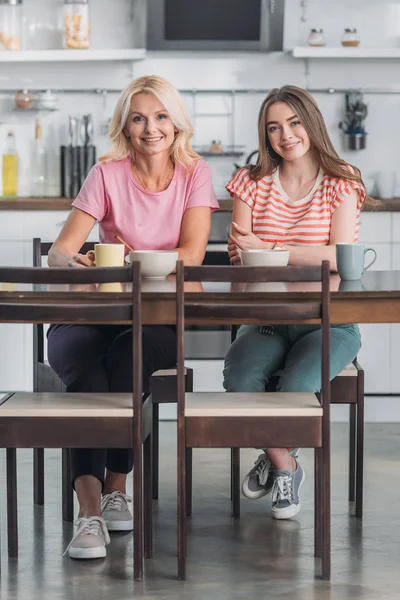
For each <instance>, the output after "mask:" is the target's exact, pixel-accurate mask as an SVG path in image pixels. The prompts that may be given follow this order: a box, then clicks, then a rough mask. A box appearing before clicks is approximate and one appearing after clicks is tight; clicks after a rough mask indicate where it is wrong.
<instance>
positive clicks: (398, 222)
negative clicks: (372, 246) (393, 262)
mask: <svg viewBox="0 0 400 600" xmlns="http://www.w3.org/2000/svg"><path fill="white" fill-rule="evenodd" d="M392 242H393V244H400V212H398V213H392ZM397 250H399V248H397ZM398 264H400V263H398Z"/></svg>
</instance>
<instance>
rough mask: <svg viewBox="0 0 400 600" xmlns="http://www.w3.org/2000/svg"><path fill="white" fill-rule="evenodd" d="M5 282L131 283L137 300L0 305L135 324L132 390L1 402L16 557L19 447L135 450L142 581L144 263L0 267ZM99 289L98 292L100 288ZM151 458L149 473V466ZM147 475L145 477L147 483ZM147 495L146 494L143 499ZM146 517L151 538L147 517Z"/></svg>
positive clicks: (0, 432)
mask: <svg viewBox="0 0 400 600" xmlns="http://www.w3.org/2000/svg"><path fill="white" fill-rule="evenodd" d="M0 281H2V282H11V283H29V284H34V285H35V284H96V283H100V284H101V283H110V282H121V283H132V299H131V301H130V302H127V303H124V304H116V303H111V302H109V303H104V304H94V303H93V302H92V303H87V305H79V304H77V303H74V302H73V296H72V297H71V298H68V300H66V301H65V303H64V304H59V303H57V302H56V300H55V297H54V303H53V304H52V303H50V302H49V300H51V299H52V293H51V292H49V293H48V298H47V299H46V300H47V302H43V303H33V302H32V303H21V304H17V303H9V304H8V303H7V302H6V301H4V300H3V301H2V302H1V303H0V320H1V322H20V321H22V322H32V323H63V322H69V323H74V322H77V320H79V322H82V321H83V322H88V323H110V322H115V323H118V322H132V324H133V336H132V339H133V342H132V344H133V394H130V393H129V394H123V393H120V394H109V393H104V394H98V393H96V394H66V393H57V392H54V393H51V392H50V393H39V392H32V393H31V392H25V393H18V392H17V393H14V394H13V395H11V396H10V397H9V398H8V399H6V401H5V402H3V403H2V405H1V406H0V440H1V446H2V447H5V448H7V451H6V456H7V499H8V503H7V512H8V546H9V554H10V556H16V555H17V554H18V526H17V485H16V449H17V448H41V449H43V448H59V447H62V448H82V447H86V448H91V447H95V448H96V447H100V448H101V447H103V448H132V447H133V449H134V474H133V480H134V485H133V496H134V507H135V509H134V529H135V536H134V577H135V579H137V580H140V579H141V578H142V571H143V549H144V555H145V556H146V557H150V556H151V554H152V514H151V431H152V422H151V419H152V410H151V397H150V396H147V397H144V396H143V394H142V330H141V328H142V326H141V291H140V266H139V263H134V264H133V265H131V266H126V267H118V268H97V269H69V268H52V269H48V268H32V267H30V268H12V267H0ZM93 294H95V292H93ZM143 461H144V470H143ZM143 472H144V482H143ZM143 494H144V497H143ZM143 515H144V543H143V528H142V520H143Z"/></svg>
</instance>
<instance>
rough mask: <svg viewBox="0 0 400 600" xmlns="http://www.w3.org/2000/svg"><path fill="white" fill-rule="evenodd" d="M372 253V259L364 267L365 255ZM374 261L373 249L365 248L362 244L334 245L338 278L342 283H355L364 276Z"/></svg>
mask: <svg viewBox="0 0 400 600" xmlns="http://www.w3.org/2000/svg"><path fill="white" fill-rule="evenodd" d="M367 252H373V253H374V258H373V259H372V261H371V262H370V263H369V264H368V265H367V266H366V267H365V266H364V262H365V255H366V254H367ZM375 261H376V252H375V250H374V249H373V248H365V247H364V245H363V244H355V243H353V244H336V264H337V268H338V271H339V275H340V278H341V279H342V280H343V281H356V280H357V279H360V278H361V276H362V275H364V273H365V271H366V270H367V269H369V268H370V267H371V266H372V265H373V264H374V262H375Z"/></svg>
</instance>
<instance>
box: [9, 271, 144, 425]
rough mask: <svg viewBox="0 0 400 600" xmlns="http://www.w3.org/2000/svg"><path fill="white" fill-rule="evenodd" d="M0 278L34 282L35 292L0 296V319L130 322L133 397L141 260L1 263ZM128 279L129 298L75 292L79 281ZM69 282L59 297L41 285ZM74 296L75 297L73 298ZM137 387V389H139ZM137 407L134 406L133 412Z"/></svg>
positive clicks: (137, 376) (138, 363)
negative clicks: (13, 298)
mask: <svg viewBox="0 0 400 600" xmlns="http://www.w3.org/2000/svg"><path fill="white" fill-rule="evenodd" d="M0 281H1V282H7V283H18V284H33V291H35V290H36V288H35V286H37V296H36V297H35V296H34V295H33V296H32V299H31V300H28V299H26V298H25V299H23V300H22V301H18V302H9V301H7V299H4V298H2V299H0V322H14V323H15V322H25V323H29V322H30V323H54V322H56V323H85V322H87V323H104V324H106V323H107V324H108V323H121V322H128V323H132V327H133V335H132V343H133V382H134V398H135V397H136V396H140V398H141V393H142V392H141V390H142V350H141V348H142V333H141V330H142V326H141V289H140V283H141V279H140V263H139V262H138V261H137V262H134V263H133V264H132V265H127V266H124V267H95V268H81V269H80V268H76V269H73V268H69V267H66V268H58V267H52V268H50V269H49V268H43V267H0ZM104 283H131V284H132V295H131V300H130V301H126V302H121V303H116V302H113V301H112V298H111V296H110V300H104V299H103V301H102V302H100V301H97V302H95V301H93V300H92V299H91V297H90V294H93V296H94V297H95V294H96V291H95V290H94V291H88V292H87V296H86V297H85V299H84V300H83V301H79V302H78V301H77V299H76V296H74V293H73V292H74V286H75V285H79V284H87V285H91V284H104ZM57 284H70V285H71V294H70V296H69V295H68V292H66V293H65V294H64V297H63V300H62V302H61V301H60V292H59V291H58V292H57V291H52V290H48V291H45V294H46V295H44V294H43V291H44V290H43V286H46V285H57ZM74 298H75V301H74ZM139 390H140V392H139ZM138 409H139V415H138V416H139V417H141V402H140V407H139V406H138V404H137V405H135V406H134V410H135V411H136V412H135V415H136V414H137V411H138Z"/></svg>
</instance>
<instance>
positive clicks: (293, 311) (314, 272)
mask: <svg viewBox="0 0 400 600" xmlns="http://www.w3.org/2000/svg"><path fill="white" fill-rule="evenodd" d="M329 272H330V267H329V262H328V261H323V262H322V265H321V266H304V267H300V266H299V267H298V266H288V267H243V266H240V267H236V268H234V269H232V267H211V266H201V267H190V266H186V267H185V266H184V265H183V263H182V261H178V263H177V269H176V273H177V305H176V311H177V312H176V319H177V344H178V426H179V423H181V425H180V426H181V427H182V426H183V424H182V420H183V419H184V410H185V391H184V362H183V361H184V335H183V334H184V321H185V318H186V317H187V318H192V319H193V318H196V317H197V318H206V319H207V320H210V321H212V320H215V321H218V322H219V323H220V322H221V321H226V322H227V323H232V322H234V321H236V323H238V322H239V323H240V322H247V323H249V322H253V323H260V324H268V323H273V322H274V321H275V322H282V321H283V322H286V323H290V322H297V323H298V322H299V321H300V322H302V321H308V320H310V319H312V320H313V321H314V322H315V321H316V322H319V323H320V324H321V328H322V351H321V382H322V386H321V404H322V405H323V408H324V421H325V422H327V423H328V424H329V404H330V397H329V395H330V385H329V379H330V377H329V345H330V292H329ZM189 281H196V282H224V283H225V282H227V283H231V284H232V283H236V282H239V283H256V282H320V283H321V293H320V295H319V297H317V299H315V300H312V301H309V300H307V301H304V300H301V299H298V298H299V297H298V295H297V296H296V298H295V299H291V297H290V294H291V292H287V301H286V299H285V300H284V301H276V302H274V301H273V300H271V301H268V302H264V303H258V304H255V303H254V304H253V303H252V304H251V305H249V303H248V302H247V303H246V302H245V301H242V302H241V301H240V299H239V300H236V299H235V302H234V303H229V304H221V302H220V301H219V302H218V299H217V298H215V299H213V296H212V293H210V300H209V301H207V302H204V303H203V302H202V303H200V302H198V301H196V300H190V296H187V295H185V292H184V284H185V282H189ZM243 293H245V292H243ZM249 293H250V292H249ZM239 297H240V295H239ZM235 298H238V295H237V294H235ZM299 391H302V390H299ZM326 420H327V421H326Z"/></svg>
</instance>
